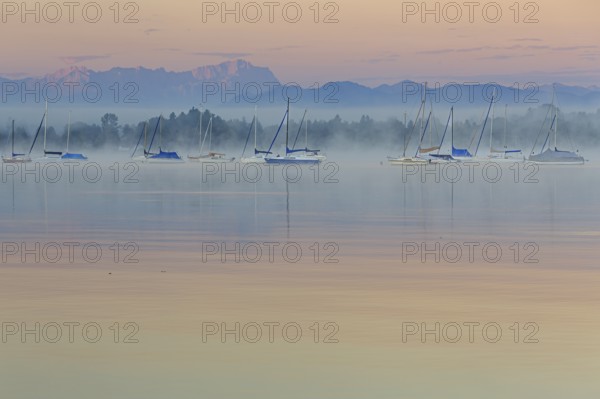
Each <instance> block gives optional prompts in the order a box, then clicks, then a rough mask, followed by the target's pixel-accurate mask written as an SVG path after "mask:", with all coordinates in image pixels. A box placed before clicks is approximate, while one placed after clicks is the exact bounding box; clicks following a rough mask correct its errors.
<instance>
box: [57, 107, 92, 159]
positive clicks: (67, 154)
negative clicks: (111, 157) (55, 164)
mask: <svg viewBox="0 0 600 399" xmlns="http://www.w3.org/2000/svg"><path fill="white" fill-rule="evenodd" d="M70 140H71V113H70V112H69V125H68V127H67V152H65V153H64V154H62V155H61V156H60V159H67V160H81V161H86V160H87V159H88V157H86V156H85V155H83V154H77V153H70V152H69V141H70Z"/></svg>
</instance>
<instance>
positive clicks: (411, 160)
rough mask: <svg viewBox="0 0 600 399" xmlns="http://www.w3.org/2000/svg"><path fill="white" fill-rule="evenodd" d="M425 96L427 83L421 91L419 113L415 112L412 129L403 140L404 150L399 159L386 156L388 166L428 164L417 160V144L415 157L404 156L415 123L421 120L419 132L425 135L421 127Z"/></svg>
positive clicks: (423, 160)
mask: <svg viewBox="0 0 600 399" xmlns="http://www.w3.org/2000/svg"><path fill="white" fill-rule="evenodd" d="M426 95H427V83H425V85H424V89H423V95H422V96H421V106H420V107H419V111H417V117H416V118H415V123H414V124H413V126H412V129H411V131H410V133H409V135H408V139H405V140H404V150H403V152H402V156H399V157H391V156H388V157H387V159H388V162H389V164H390V165H411V164H425V163H428V160H426V159H424V158H419V157H417V155H418V154H419V149H420V147H421V143H419V146H418V147H417V152H416V153H415V155H414V156H413V157H409V156H407V155H406V150H407V149H408V144H409V143H410V139H411V138H412V136H413V132H414V130H415V127H416V126H417V121H418V120H419V119H420V120H421V130H422V131H423V135H424V134H425V129H427V127H425V128H424V127H423V119H424V117H425V97H426ZM421 112H423V116H422V117H421ZM422 137H423V136H421V141H422Z"/></svg>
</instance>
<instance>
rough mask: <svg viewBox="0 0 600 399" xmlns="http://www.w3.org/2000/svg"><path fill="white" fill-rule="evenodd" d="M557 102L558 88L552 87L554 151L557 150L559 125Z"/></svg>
mask: <svg viewBox="0 0 600 399" xmlns="http://www.w3.org/2000/svg"><path fill="white" fill-rule="evenodd" d="M555 100H556V88H555V87H554V86H552V108H554V119H555V121H554V149H556V132H557V129H556V126H557V125H558V109H557V108H556V105H555V104H554V101H555Z"/></svg>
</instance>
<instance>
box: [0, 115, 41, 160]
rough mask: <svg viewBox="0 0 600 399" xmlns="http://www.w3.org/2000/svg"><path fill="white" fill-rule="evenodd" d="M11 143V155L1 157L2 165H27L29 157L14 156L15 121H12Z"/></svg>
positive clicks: (22, 155)
mask: <svg viewBox="0 0 600 399" xmlns="http://www.w3.org/2000/svg"><path fill="white" fill-rule="evenodd" d="M38 133H39V129H38ZM11 141H12V150H11V155H10V156H6V155H3V156H2V162H4V163H27V162H31V157H30V156H29V155H26V154H15V121H14V119H13V121H12V133H11ZM34 143H35V141H34ZM29 153H31V151H29Z"/></svg>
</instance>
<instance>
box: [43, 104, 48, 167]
mask: <svg viewBox="0 0 600 399" xmlns="http://www.w3.org/2000/svg"><path fill="white" fill-rule="evenodd" d="M47 132H48V100H46V117H45V118H44V156H45V155H46V133H47Z"/></svg>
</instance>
